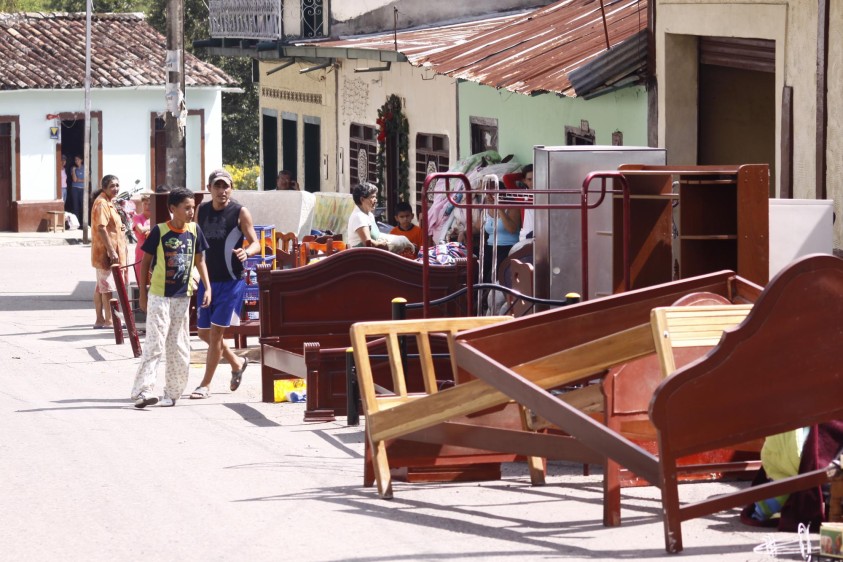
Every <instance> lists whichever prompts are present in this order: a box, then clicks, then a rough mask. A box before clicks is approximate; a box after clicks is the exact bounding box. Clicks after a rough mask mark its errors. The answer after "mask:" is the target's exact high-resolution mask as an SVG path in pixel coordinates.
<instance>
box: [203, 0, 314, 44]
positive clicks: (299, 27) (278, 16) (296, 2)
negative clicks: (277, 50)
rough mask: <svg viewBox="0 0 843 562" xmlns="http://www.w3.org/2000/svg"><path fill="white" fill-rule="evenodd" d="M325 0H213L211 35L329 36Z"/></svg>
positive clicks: (270, 39)
mask: <svg viewBox="0 0 843 562" xmlns="http://www.w3.org/2000/svg"><path fill="white" fill-rule="evenodd" d="M324 4H326V2H325V0H286V1H285V0H210V3H209V8H210V24H211V37H213V38H220V39H221V38H226V39H261V40H265V41H274V40H277V39H286V38H310V37H322V36H324V35H325V7H324Z"/></svg>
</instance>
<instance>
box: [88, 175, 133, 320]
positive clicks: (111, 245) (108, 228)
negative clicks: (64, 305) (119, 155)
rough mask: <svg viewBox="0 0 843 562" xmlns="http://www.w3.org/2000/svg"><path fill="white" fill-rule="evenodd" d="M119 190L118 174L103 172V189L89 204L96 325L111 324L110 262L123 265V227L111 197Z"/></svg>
mask: <svg viewBox="0 0 843 562" xmlns="http://www.w3.org/2000/svg"><path fill="white" fill-rule="evenodd" d="M119 192H120V180H119V179H117V176H113V175H110V174H109V175H107V176H105V177H104V178H102V189H101V190H100V191H99V192H98V193H99V195H98V196H97V198H96V199H95V200H94V205H93V207H92V208H91V230H92V232H93V234H92V236H91V265H93V266H94V269H96V272H97V285H96V288H95V289H94V310H95V311H96V314H97V319H96V321H95V322H94V328H95V329H98V328H110V327H111V325H112V318H111V305H110V302H111V295H112V293H113V292H114V291H115V288H114V279H113V278H112V277H111V266H113V265H120V266H125V265H126V231H125V230H124V228H125V227H124V226H123V221H122V220H121V219H120V215H119V214H118V213H117V208H116V207H115V206H114V198H115V197H117V194H118V193H119ZM124 271H125V270H124ZM124 281H125V277H124Z"/></svg>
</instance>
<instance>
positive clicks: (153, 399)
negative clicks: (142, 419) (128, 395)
mask: <svg viewBox="0 0 843 562" xmlns="http://www.w3.org/2000/svg"><path fill="white" fill-rule="evenodd" d="M157 403H158V397H157V396H150V395H148V394H141V395H140V396H138V397H137V399H136V400H135V408H138V409H141V408H146V407H147V406H152V405H153V404H157Z"/></svg>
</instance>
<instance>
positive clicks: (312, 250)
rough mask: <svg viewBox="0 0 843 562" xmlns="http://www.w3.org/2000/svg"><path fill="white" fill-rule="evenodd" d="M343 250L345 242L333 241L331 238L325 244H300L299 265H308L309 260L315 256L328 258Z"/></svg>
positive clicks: (312, 242)
mask: <svg viewBox="0 0 843 562" xmlns="http://www.w3.org/2000/svg"><path fill="white" fill-rule="evenodd" d="M345 248H346V245H345V242H339V241H335V240H333V239H332V238H328V239H327V241H325V242H315V241H308V242H302V243H301V246H300V247H299V264H300V265H307V264H308V263H310V260H312V259H313V258H315V257H317V256H318V257H323V256H330V255H332V254H335V253H337V252H339V251H342V250H345ZM320 252H321V253H320Z"/></svg>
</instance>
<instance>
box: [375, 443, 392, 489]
mask: <svg viewBox="0 0 843 562" xmlns="http://www.w3.org/2000/svg"><path fill="white" fill-rule="evenodd" d="M372 465H373V467H374V471H375V481H377V483H378V494H379V495H380V497H382V498H384V499H392V475H391V474H390V473H389V460H388V459H387V456H386V443H385V442H383V441H378V442H374V441H373V442H372Z"/></svg>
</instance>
